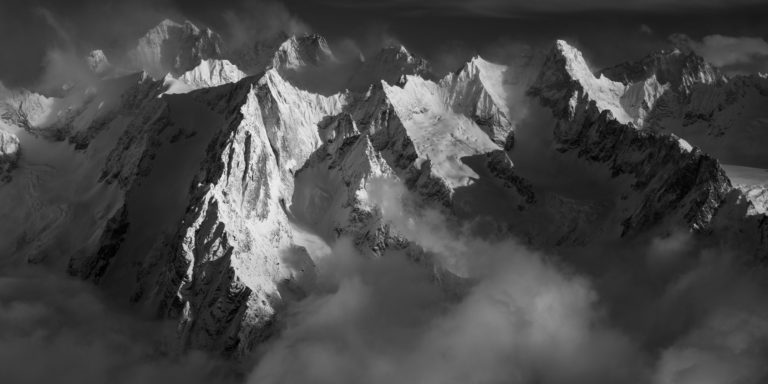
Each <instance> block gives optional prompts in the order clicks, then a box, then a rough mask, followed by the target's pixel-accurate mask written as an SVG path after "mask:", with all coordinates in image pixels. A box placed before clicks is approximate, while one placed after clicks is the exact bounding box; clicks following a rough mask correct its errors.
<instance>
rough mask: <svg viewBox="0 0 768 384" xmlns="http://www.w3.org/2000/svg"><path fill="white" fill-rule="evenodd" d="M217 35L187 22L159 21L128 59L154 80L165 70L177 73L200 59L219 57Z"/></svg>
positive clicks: (196, 63) (219, 38)
mask: <svg viewBox="0 0 768 384" xmlns="http://www.w3.org/2000/svg"><path fill="white" fill-rule="evenodd" d="M221 54H222V40H221V37H220V36H219V35H218V34H216V33H215V32H213V31H212V30H211V29H209V28H205V29H200V28H198V27H197V26H195V25H194V24H192V23H191V22H190V21H185V22H184V23H183V24H179V23H176V22H174V21H172V20H168V19H166V20H163V21H162V22H160V24H158V25H157V26H156V27H154V28H152V29H151V30H149V32H147V34H146V35H144V36H143V37H142V38H141V39H139V42H138V44H137V46H136V48H134V49H133V50H131V51H130V52H129V53H128V57H129V59H130V60H131V61H132V63H133V65H134V66H135V67H136V68H139V69H143V70H145V71H146V72H148V73H149V74H150V75H151V76H152V77H154V78H156V79H161V78H163V77H164V76H165V75H166V74H167V73H171V74H173V75H180V74H182V73H184V72H186V71H188V70H190V69H192V68H194V67H196V66H197V65H198V64H199V63H200V61H201V60H205V59H215V58H219V57H221Z"/></svg>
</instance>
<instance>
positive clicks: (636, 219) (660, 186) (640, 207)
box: [529, 41, 731, 235]
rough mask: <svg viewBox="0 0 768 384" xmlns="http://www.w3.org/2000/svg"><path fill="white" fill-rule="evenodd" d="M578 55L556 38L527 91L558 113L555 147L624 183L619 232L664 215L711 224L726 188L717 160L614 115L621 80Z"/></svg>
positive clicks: (727, 183)
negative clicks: (589, 65) (594, 68)
mask: <svg viewBox="0 0 768 384" xmlns="http://www.w3.org/2000/svg"><path fill="white" fill-rule="evenodd" d="M586 69H587V65H586V63H585V62H584V59H583V57H582V56H581V53H580V52H578V51H577V50H576V49H575V48H573V47H571V46H569V45H568V44H567V43H565V42H563V41H558V42H557V44H556V45H555V47H554V48H553V50H552V52H551V53H550V55H549V56H548V58H547V59H546V62H545V64H544V68H543V69H542V72H541V73H540V75H539V77H538V79H537V81H536V83H535V84H534V85H533V86H532V87H531V89H530V90H529V93H530V94H531V95H532V96H534V97H536V98H538V100H539V101H540V102H541V103H542V104H543V105H545V106H548V107H550V108H551V109H552V111H553V114H554V115H555V116H556V117H557V118H558V121H557V124H556V127H555V131H554V136H555V141H556V143H557V145H558V150H559V151H561V152H563V153H574V154H576V156H577V157H578V158H580V159H582V160H583V161H587V162H592V163H596V164H600V166H601V167H605V169H607V170H608V171H610V174H611V177H613V178H623V179H624V180H625V182H626V183H628V186H629V191H628V192H626V193H627V196H628V197H629V196H634V198H628V199H626V200H625V201H623V202H622V203H621V204H620V205H621V206H623V207H620V208H619V212H624V213H622V216H623V217H622V218H621V224H622V235H627V234H632V233H638V232H641V231H643V230H647V229H649V228H651V227H652V226H654V225H656V224H658V223H660V222H662V221H666V220H671V222H673V223H674V222H678V223H684V224H685V225H686V226H688V227H689V228H691V229H695V230H703V229H705V228H707V227H708V226H709V223H710V222H711V220H712V217H713V215H714V214H715V212H716V211H717V208H718V207H719V206H720V204H721V201H722V200H723V199H724V198H725V196H726V194H727V193H728V192H729V191H730V189H731V184H730V180H729V179H728V178H727V177H726V175H725V172H724V171H723V170H722V169H721V168H720V166H719V164H718V162H717V160H715V159H714V158H711V157H709V156H708V155H705V154H703V153H702V152H701V151H700V150H699V149H697V148H693V147H691V146H690V145H689V144H687V143H686V142H685V141H683V140H681V139H679V138H677V137H675V136H673V135H663V134H657V133H653V132H650V131H644V130H638V129H636V128H635V127H634V126H633V125H630V124H626V123H622V119H616V118H614V115H613V112H614V111H617V113H620V114H622V116H624V118H625V119H626V118H627V115H626V111H625V110H623V108H622V107H621V105H620V103H619V100H620V99H621V96H622V94H623V89H622V85H621V84H619V83H614V82H612V81H610V80H608V79H607V78H605V77H602V76H601V77H600V78H596V77H594V76H593V75H592V74H591V73H590V72H588V71H587V70H586Z"/></svg>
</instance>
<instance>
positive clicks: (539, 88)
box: [530, 40, 634, 123]
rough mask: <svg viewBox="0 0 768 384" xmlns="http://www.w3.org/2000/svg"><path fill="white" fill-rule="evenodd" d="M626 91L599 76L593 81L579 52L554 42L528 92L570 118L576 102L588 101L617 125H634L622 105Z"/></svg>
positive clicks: (624, 87)
mask: <svg viewBox="0 0 768 384" xmlns="http://www.w3.org/2000/svg"><path fill="white" fill-rule="evenodd" d="M626 90H627V87H626V86H625V85H624V84H622V83H619V82H614V81H612V80H611V79H609V78H607V77H605V76H602V75H600V76H599V77H595V75H594V74H593V73H592V71H591V70H590V69H589V66H588V65H587V62H586V60H584V56H583V55H582V54H581V51H579V50H578V49H576V48H575V47H573V46H571V45H570V44H568V43H567V42H565V41H564V40H558V41H556V42H555V44H554V46H553V47H552V49H551V51H550V53H549V54H548V55H547V58H546V59H545V61H544V65H543V68H542V70H541V72H540V73H539V75H538V77H537V79H536V81H535V82H534V84H533V85H532V87H531V90H530V92H532V93H533V94H534V95H536V96H539V97H541V98H542V99H543V100H545V101H546V102H547V103H550V104H551V105H553V106H555V110H556V112H557V113H558V114H561V115H568V114H573V108H574V106H575V104H576V103H577V98H579V97H586V95H588V97H589V98H590V99H591V100H593V101H594V102H595V103H596V104H597V107H598V108H599V109H601V110H608V111H610V112H611V113H612V114H613V116H614V117H615V118H616V119H618V120H619V121H621V122H623V123H626V122H631V121H633V120H634V119H633V117H632V116H630V115H629V114H628V113H627V111H626V110H625V109H624V107H623V106H622V103H621V99H622V96H623V95H624V93H625V92H626Z"/></svg>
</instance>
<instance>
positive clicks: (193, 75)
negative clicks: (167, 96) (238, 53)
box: [165, 59, 246, 94]
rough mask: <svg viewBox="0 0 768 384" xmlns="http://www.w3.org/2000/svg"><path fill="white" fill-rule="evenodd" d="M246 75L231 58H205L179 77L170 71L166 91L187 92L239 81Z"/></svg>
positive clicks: (166, 78)
mask: <svg viewBox="0 0 768 384" xmlns="http://www.w3.org/2000/svg"><path fill="white" fill-rule="evenodd" d="M244 77H246V74H245V72H243V71H241V70H240V69H239V68H238V67H237V66H236V65H234V64H232V63H231V62H229V60H223V59H208V60H203V61H201V62H200V64H199V65H198V66H196V67H195V68H193V69H191V70H189V71H187V72H185V73H184V74H183V75H181V76H179V77H177V78H174V77H173V76H171V74H170V73H169V74H168V75H167V76H166V77H165V83H166V85H168V86H169V89H168V91H167V92H166V93H171V94H172V93H186V92H189V91H191V90H194V89H200V88H210V87H217V86H219V85H224V84H228V83H235V82H238V81H240V80H241V79H243V78H244Z"/></svg>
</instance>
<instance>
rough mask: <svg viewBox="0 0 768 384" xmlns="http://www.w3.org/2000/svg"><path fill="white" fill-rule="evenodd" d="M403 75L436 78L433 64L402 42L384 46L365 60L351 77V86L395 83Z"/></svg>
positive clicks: (359, 86)
mask: <svg viewBox="0 0 768 384" xmlns="http://www.w3.org/2000/svg"><path fill="white" fill-rule="evenodd" d="M403 75H416V76H420V77H422V78H425V79H430V80H433V79H435V76H434V74H433V73H432V66H431V65H430V64H429V62H428V61H427V60H425V59H423V58H420V57H416V56H414V55H412V54H411V53H410V52H408V50H407V49H406V48H405V47H404V46H403V45H402V44H394V45H389V46H386V47H384V48H382V49H381V50H380V51H379V52H377V53H376V54H375V55H374V56H373V57H371V58H367V59H364V60H363V63H362V65H361V66H360V68H358V69H357V71H356V72H355V74H354V75H353V76H352V78H351V79H350V88H352V89H361V88H365V87H367V86H368V85H369V84H372V83H375V82H378V81H380V80H383V81H385V82H387V83H390V84H395V83H397V82H398V81H399V80H400V77H401V76H403Z"/></svg>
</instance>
